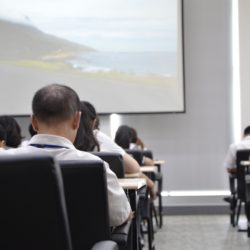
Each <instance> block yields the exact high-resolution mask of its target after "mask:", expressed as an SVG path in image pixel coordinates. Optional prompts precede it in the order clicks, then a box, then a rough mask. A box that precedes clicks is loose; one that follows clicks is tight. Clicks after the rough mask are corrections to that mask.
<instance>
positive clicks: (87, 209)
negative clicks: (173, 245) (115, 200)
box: [0, 155, 127, 250]
mask: <svg viewBox="0 0 250 250" xmlns="http://www.w3.org/2000/svg"><path fill="white" fill-rule="evenodd" d="M105 173H106V172H105V168H104V165H103V163H102V162H100V161H75V162H73V161H70V162H61V163H58V162H56V161H55V160H54V159H53V158H52V157H50V156H46V155H42V156H15V157H13V156H11V157H9V156H1V158H0V199H1V206H0V228H1V240H0V249H5V250H14V249H26V250H34V249H36V250H45V249H46V250H83V249H84V250H88V249H95V250H97V249H102V250H112V249H113V250H114V249H118V247H117V244H116V243H114V242H111V241H108V242H101V243H100V241H106V240H112V237H113V235H115V233H116V232H115V231H114V232H111V228H110V226H109V215H108V202H107V186H106V185H107V184H106V176H105ZM126 237H127V236H125V237H124V235H123V232H122V231H120V232H119V230H118V234H117V235H116V236H114V238H115V239H116V240H117V241H118V244H121V245H123V244H124V242H125V241H126ZM124 239H125V240H124ZM98 242H99V243H98ZM96 243H97V244H96ZM95 244H96V245H95ZM120 249H122V248H120Z"/></svg>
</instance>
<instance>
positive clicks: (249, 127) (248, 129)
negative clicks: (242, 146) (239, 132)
mask: <svg viewBox="0 0 250 250" xmlns="http://www.w3.org/2000/svg"><path fill="white" fill-rule="evenodd" d="M243 134H244V136H247V135H250V126H247V127H246V128H245V129H244V133H243Z"/></svg>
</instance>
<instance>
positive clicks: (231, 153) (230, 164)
mask: <svg viewBox="0 0 250 250" xmlns="http://www.w3.org/2000/svg"><path fill="white" fill-rule="evenodd" d="M224 167H225V168H226V170H227V172H228V173H230V174H235V173H236V172H237V168H236V146H235V144H232V145H230V147H229V149H228V152H227V155H226V158H225V161H224Z"/></svg>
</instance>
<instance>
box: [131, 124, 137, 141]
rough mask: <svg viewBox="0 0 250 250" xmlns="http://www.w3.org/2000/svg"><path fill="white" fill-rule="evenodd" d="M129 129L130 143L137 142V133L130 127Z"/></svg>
mask: <svg viewBox="0 0 250 250" xmlns="http://www.w3.org/2000/svg"><path fill="white" fill-rule="evenodd" d="M130 129H131V142H132V143H136V142H137V140H138V136H137V131H136V130H135V129H134V128H131V127H130Z"/></svg>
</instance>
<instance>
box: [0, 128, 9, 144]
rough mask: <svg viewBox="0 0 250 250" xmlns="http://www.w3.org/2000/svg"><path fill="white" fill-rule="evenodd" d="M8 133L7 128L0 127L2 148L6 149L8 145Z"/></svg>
mask: <svg viewBox="0 0 250 250" xmlns="http://www.w3.org/2000/svg"><path fill="white" fill-rule="evenodd" d="M6 138H7V136H6V131H5V128H4V127H3V126H2V125H0V148H4V147H5V143H6Z"/></svg>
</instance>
